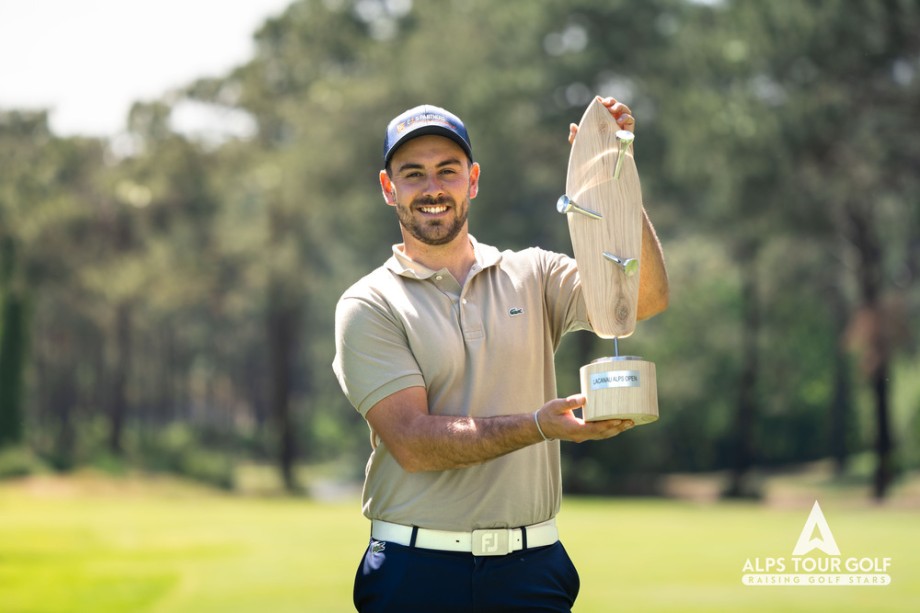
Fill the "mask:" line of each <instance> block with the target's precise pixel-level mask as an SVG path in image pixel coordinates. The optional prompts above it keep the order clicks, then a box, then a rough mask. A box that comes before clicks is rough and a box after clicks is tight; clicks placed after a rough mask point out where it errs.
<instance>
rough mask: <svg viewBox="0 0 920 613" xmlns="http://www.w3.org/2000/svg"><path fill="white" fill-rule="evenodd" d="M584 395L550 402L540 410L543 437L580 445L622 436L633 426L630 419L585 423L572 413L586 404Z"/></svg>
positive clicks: (575, 395)
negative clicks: (585, 442) (584, 442)
mask: <svg viewBox="0 0 920 613" xmlns="http://www.w3.org/2000/svg"><path fill="white" fill-rule="evenodd" d="M587 400H588V399H587V398H586V397H585V395H584V394H574V395H572V396H569V397H567V398H556V399H555V400H550V401H549V402H547V403H546V404H545V405H543V407H542V408H541V409H540V423H541V425H542V428H543V432H544V433H545V436H548V437H550V438H558V439H562V440H568V441H573V442H576V443H581V442H583V441H592V440H602V439H606V438H611V437H614V436H617V435H618V434H622V433H623V432H626V431H627V430H629V429H631V428H632V427H633V426H635V423H634V422H633V421H632V420H631V419H608V420H604V421H593V422H586V421H585V420H583V419H580V418H578V417H576V416H575V415H574V414H573V413H572V411H574V410H575V409H578V408H580V407H583V406H584V405H585V403H586V402H587Z"/></svg>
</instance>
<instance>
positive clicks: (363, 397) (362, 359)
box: [332, 296, 425, 415]
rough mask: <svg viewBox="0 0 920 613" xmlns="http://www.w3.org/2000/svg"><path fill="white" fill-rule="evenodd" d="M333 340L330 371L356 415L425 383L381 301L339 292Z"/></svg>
mask: <svg viewBox="0 0 920 613" xmlns="http://www.w3.org/2000/svg"><path fill="white" fill-rule="evenodd" d="M335 343H336V353H335V359H334V361H333V364H332V368H333V371H334V372H335V375H336V377H337V378H338V381H339V385H340V386H341V387H342V391H343V392H344V393H345V396H346V397H347V398H348V400H349V401H350V402H351V404H352V405H353V406H354V407H355V408H356V409H357V410H358V412H359V413H361V415H367V412H368V411H369V410H370V409H371V408H372V407H373V406H374V405H375V404H377V403H378V402H380V401H381V400H383V399H384V398H386V397H387V396H389V395H391V394H393V393H395V392H398V391H400V390H403V389H406V388H409V387H425V380H424V377H423V376H422V371H421V369H420V368H419V365H418V362H417V361H416V359H415V357H414V356H413V355H412V352H411V351H410V350H409V345H408V341H407V339H406V334H405V332H404V330H403V327H402V326H401V324H400V322H399V321H398V320H397V319H396V318H395V317H394V316H393V315H392V314H391V313H390V312H389V311H388V309H387V308H386V307H385V305H381V304H375V303H374V302H373V301H370V300H368V299H365V298H359V297H349V296H345V297H342V299H340V300H339V303H338V305H336V310H335Z"/></svg>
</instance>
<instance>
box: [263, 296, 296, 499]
mask: <svg viewBox="0 0 920 613" xmlns="http://www.w3.org/2000/svg"><path fill="white" fill-rule="evenodd" d="M284 294H285V290H284V289H283V286H282V284H281V283H279V282H274V283H273V284H272V286H271V287H270V288H269V306H268V343H269V368H270V373H269V376H270V386H271V389H270V391H269V394H270V399H269V405H270V410H271V416H272V420H273V422H274V425H275V432H276V435H277V437H278V438H277V441H278V467H279V469H280V471H281V479H282V482H283V483H284V488H285V489H286V490H287V491H289V492H294V491H296V490H297V482H296V479H295V477H294V461H295V459H296V449H295V437H294V428H293V420H292V419H291V407H290V396H291V373H292V371H293V358H294V347H295V344H296V343H295V339H296V336H297V334H296V328H297V325H296V322H297V309H295V308H293V307H292V306H291V305H288V304H286V300H285V295H284Z"/></svg>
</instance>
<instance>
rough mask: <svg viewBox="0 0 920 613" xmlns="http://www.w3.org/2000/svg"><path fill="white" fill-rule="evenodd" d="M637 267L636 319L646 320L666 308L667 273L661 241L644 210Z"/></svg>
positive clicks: (667, 294)
mask: <svg viewBox="0 0 920 613" xmlns="http://www.w3.org/2000/svg"><path fill="white" fill-rule="evenodd" d="M640 258H641V260H640V261H641V265H640V267H639V304H638V312H637V315H638V318H639V319H648V318H649V317H652V316H653V315H657V314H658V313H661V312H662V311H664V310H665V309H666V308H668V300H669V294H670V290H669V286H668V272H667V269H666V268H665V264H664V252H663V250H662V248H661V241H659V240H658V235H657V234H656V233H655V228H654V226H653V225H652V222H651V220H649V218H648V214H647V213H646V212H645V209H644V208H643V209H642V254H641V256H640Z"/></svg>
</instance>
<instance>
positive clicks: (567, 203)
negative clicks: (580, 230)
mask: <svg viewBox="0 0 920 613" xmlns="http://www.w3.org/2000/svg"><path fill="white" fill-rule="evenodd" d="M556 210H557V211H559V212H560V213H562V214H563V215H565V214H566V213H570V212H575V213H581V214H582V215H585V216H586V217H590V218H592V219H603V218H604V216H603V215H601V214H600V213H598V212H597V211H592V210H591V209H586V208H584V207H580V206H578V205H577V204H575V201H574V200H572V199H571V198H569V197H568V196H566V195H562V196H559V200H557V201H556Z"/></svg>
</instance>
